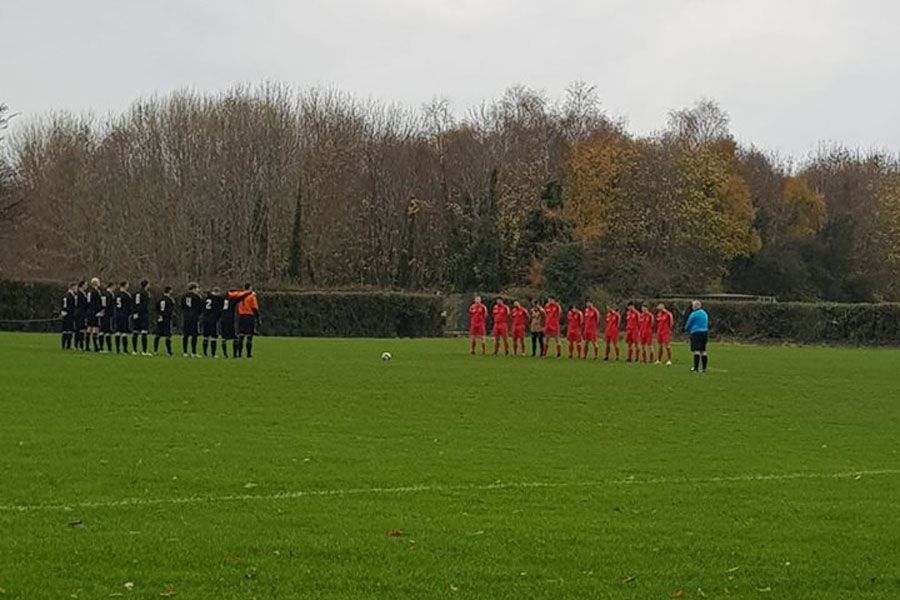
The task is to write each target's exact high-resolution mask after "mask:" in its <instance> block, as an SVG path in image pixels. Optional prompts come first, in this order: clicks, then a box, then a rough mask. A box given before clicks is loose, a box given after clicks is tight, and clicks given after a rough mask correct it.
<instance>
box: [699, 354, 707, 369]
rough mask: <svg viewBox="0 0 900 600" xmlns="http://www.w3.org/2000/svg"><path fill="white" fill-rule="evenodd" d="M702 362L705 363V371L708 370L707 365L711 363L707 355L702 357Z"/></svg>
mask: <svg viewBox="0 0 900 600" xmlns="http://www.w3.org/2000/svg"><path fill="white" fill-rule="evenodd" d="M700 361H701V362H702V363H703V370H704V371H705V370H706V365H707V364H708V363H709V357H708V356H706V355H705V354H704V355H703V356H701V357H700Z"/></svg>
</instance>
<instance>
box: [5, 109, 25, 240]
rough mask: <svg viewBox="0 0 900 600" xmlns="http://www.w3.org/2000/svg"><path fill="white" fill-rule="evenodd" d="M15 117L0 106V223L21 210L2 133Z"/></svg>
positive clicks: (20, 197) (20, 202)
mask: <svg viewBox="0 0 900 600" xmlns="http://www.w3.org/2000/svg"><path fill="white" fill-rule="evenodd" d="M13 117H15V114H10V112H9V107H7V106H6V105H5V104H0V223H4V222H9V221H11V220H12V219H13V217H15V216H16V215H17V214H18V213H19V212H20V210H21V208H22V205H23V202H24V200H23V197H22V195H21V194H20V193H19V190H18V188H17V186H16V182H15V171H14V169H13V167H12V165H11V164H10V161H9V160H8V158H7V154H6V148H5V146H4V141H5V139H6V137H5V135H4V132H5V131H6V129H7V127H8V126H9V121H10V119H12V118H13Z"/></svg>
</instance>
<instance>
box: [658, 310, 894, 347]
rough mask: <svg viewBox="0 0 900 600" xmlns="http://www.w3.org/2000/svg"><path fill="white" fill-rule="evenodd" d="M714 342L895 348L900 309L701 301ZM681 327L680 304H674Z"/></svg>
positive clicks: (681, 312) (681, 313) (681, 311)
mask: <svg viewBox="0 0 900 600" xmlns="http://www.w3.org/2000/svg"><path fill="white" fill-rule="evenodd" d="M703 306H704V308H706V309H707V311H708V312H709V316H710V329H711V333H712V334H713V336H715V337H727V338H736V339H743V340H750V341H754V340H756V341H784V342H797V343H809V344H822V343H825V344H828V343H833V344H860V345H894V344H900V304H897V303H892V304H833V303H806V302H779V303H757V302H727V301H704V302H703ZM672 308H674V309H675V310H674V311H673V312H675V314H676V318H677V320H678V321H677V322H678V323H681V322H682V319H683V312H684V310H685V309H686V308H687V303H686V302H679V303H676V304H675V305H674V306H673V307H672Z"/></svg>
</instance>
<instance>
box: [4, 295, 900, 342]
mask: <svg viewBox="0 0 900 600" xmlns="http://www.w3.org/2000/svg"><path fill="white" fill-rule="evenodd" d="M63 290H64V286H63V285H62V284H58V283H22V282H15V281H0V329H3V330H6V331H58V329H59V322H58V321H49V322H46V321H45V322H41V321H38V322H33V323H20V322H11V321H10V320H13V321H28V320H33V319H36V320H40V319H52V318H53V317H54V316H56V313H57V311H58V306H59V300H60V298H61V297H62V293H63ZM259 296H260V305H261V310H262V315H263V324H262V333H263V334H265V335H283V336H310V337H315V336H330V337H437V336H440V335H442V334H443V332H444V325H445V323H444V322H445V318H444V316H442V314H441V313H442V311H444V310H446V311H447V312H446V327H447V329H449V330H451V331H465V330H466V329H467V328H468V314H467V311H466V309H467V308H468V305H469V303H470V302H471V295H469V294H466V295H460V294H455V295H451V296H436V295H427V294H405V293H399V292H369V291H366V292H260V293H259ZM504 297H505V298H506V295H504ZM483 298H484V301H485V303H487V304H488V306H490V305H491V304H492V303H493V298H494V295H493V294H483ZM506 299H507V300H509V301H511V300H512V298H506ZM653 304H654V305H655V304H656V301H653ZM667 305H668V306H669V308H670V309H671V310H672V311H673V312H674V313H675V317H676V324H678V325H680V323H681V322H682V319H683V314H684V310H685V309H686V308H687V302H685V301H676V302H667ZM703 305H704V307H705V308H706V309H707V310H708V311H709V313H710V322H711V326H712V331H711V333H712V335H713V336H714V337H725V338H734V339H742V340H750V341H775V342H781V341H783V342H797V343H809V344H820V343H834V344H860V345H893V344H898V345H900V304H829V303H818V304H813V303H800V302H784V303H777V304H763V303H755V302H730V301H712V300H710V301H705V302H704V303H703ZM601 310H602V307H601ZM679 329H680V327H679Z"/></svg>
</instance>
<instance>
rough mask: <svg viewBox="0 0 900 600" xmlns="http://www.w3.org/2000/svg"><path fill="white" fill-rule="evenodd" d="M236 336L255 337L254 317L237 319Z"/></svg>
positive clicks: (247, 316) (243, 316)
mask: <svg viewBox="0 0 900 600" xmlns="http://www.w3.org/2000/svg"><path fill="white" fill-rule="evenodd" d="M238 334H240V335H256V317H254V316H253V315H241V316H240V317H238Z"/></svg>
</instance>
